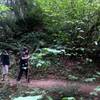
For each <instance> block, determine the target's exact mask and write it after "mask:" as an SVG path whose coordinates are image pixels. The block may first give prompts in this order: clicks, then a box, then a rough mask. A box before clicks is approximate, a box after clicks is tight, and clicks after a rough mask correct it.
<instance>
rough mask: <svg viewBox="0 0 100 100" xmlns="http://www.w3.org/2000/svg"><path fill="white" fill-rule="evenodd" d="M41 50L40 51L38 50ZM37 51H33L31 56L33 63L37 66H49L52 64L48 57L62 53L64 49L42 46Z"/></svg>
mask: <svg viewBox="0 0 100 100" xmlns="http://www.w3.org/2000/svg"><path fill="white" fill-rule="evenodd" d="M38 51H39V52H38ZM38 51H37V52H36V53H33V54H32V56H31V58H30V63H31V65H33V66H35V67H47V66H49V65H50V64H51V61H50V60H48V59H47V58H48V57H55V56H57V55H58V54H62V53H63V52H64V50H57V49H52V48H42V49H40V50H38Z"/></svg>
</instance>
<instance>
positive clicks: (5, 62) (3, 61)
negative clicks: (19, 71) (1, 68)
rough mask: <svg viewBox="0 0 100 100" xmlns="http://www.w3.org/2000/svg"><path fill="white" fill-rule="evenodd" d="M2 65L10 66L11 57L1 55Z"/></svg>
mask: <svg viewBox="0 0 100 100" xmlns="http://www.w3.org/2000/svg"><path fill="white" fill-rule="evenodd" d="M1 63H2V64H3V65H10V61H9V55H6V54H1Z"/></svg>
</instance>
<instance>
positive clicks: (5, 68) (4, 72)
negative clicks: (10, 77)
mask: <svg viewBox="0 0 100 100" xmlns="http://www.w3.org/2000/svg"><path fill="white" fill-rule="evenodd" d="M8 67H9V65H3V66H2V74H3V75H5V74H8Z"/></svg>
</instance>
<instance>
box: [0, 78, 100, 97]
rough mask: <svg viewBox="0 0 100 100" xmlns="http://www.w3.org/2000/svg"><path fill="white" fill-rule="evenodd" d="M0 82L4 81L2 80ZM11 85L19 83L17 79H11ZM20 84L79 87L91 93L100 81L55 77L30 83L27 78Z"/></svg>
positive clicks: (39, 86)
mask: <svg viewBox="0 0 100 100" xmlns="http://www.w3.org/2000/svg"><path fill="white" fill-rule="evenodd" d="M0 83H2V82H1V81H0ZM9 84H10V86H15V85H17V82H16V80H14V79H10V81H9ZM19 84H20V85H23V86H27V87H29V88H42V89H49V88H56V87H58V88H66V89H67V88H68V89H69V87H74V88H77V87H78V91H79V92H80V93H82V94H85V95H89V93H90V92H92V91H93V90H94V89H95V88H96V87H97V86H100V83H96V84H92V83H88V84H86V83H79V82H72V81H65V80H54V79H48V80H47V79H42V80H31V82H30V83H27V82H26V81H25V80H21V82H20V83H19Z"/></svg>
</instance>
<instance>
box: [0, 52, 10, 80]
mask: <svg viewBox="0 0 100 100" xmlns="http://www.w3.org/2000/svg"><path fill="white" fill-rule="evenodd" d="M1 64H2V81H5V80H6V81H8V69H9V65H10V59H9V54H8V52H7V50H3V51H2V54H1Z"/></svg>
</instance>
